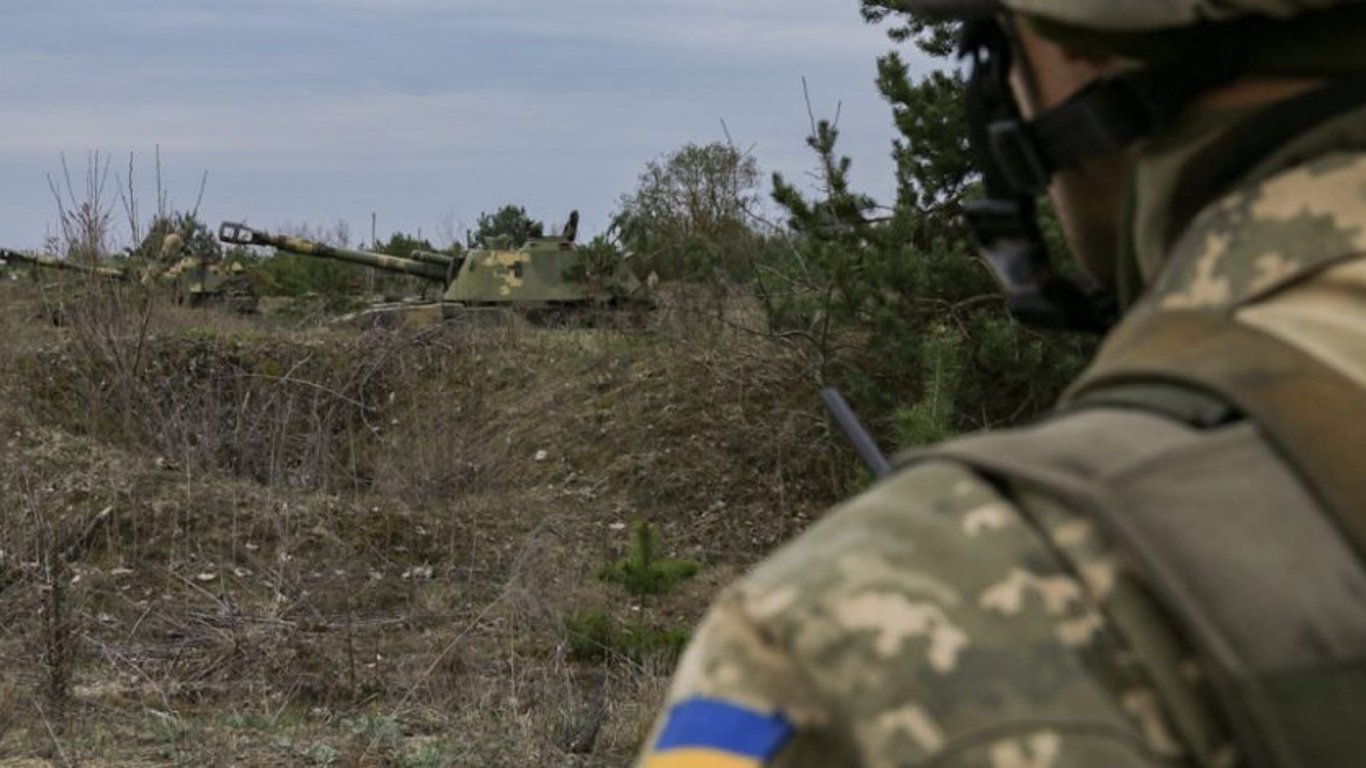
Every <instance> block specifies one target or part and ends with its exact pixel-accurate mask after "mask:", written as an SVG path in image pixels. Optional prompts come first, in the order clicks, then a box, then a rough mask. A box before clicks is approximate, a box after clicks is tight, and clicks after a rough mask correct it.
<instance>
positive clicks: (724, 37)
mask: <svg viewBox="0 0 1366 768" xmlns="http://www.w3.org/2000/svg"><path fill="white" fill-rule="evenodd" d="M4 21H5V26H6V32H7V35H6V37H7V39H8V40H9V44H8V45H7V46H6V47H5V48H4V49H3V50H0V98H3V99H4V100H5V102H6V104H7V117H6V127H5V130H4V131H2V132H0V168H5V169H10V170H11V171H13V173H14V174H15V175H14V176H7V179H14V180H15V181H16V183H17V184H19V185H21V186H22V185H24V184H29V183H33V189H32V190H31V192H30V193H28V194H27V196H26V197H24V198H23V200H37V201H40V203H41V204H38V205H37V207H39V208H41V207H42V206H43V205H45V204H46V202H45V201H46V197H47V193H46V188H45V186H43V185H42V173H43V171H44V170H47V169H50V168H52V167H55V165H56V163H57V158H58V156H59V154H60V153H62V152H65V153H67V154H68V155H79V154H81V153H84V152H85V151H87V150H89V149H93V148H97V147H98V148H103V149H104V150H106V151H108V152H111V153H115V154H118V155H120V156H123V155H124V154H126V153H127V152H130V151H132V152H137V153H138V154H139V156H140V157H145V156H146V155H148V154H149V153H150V152H151V150H152V147H154V146H158V145H159V146H160V147H161V149H162V152H163V155H164V157H166V158H167V160H168V163H169V164H171V165H173V166H174V167H175V168H177V169H178V172H183V173H185V174H187V179H188V181H187V182H182V183H181V184H180V186H181V187H184V186H193V184H194V181H195V180H197V178H198V176H197V174H198V173H199V172H200V171H201V170H208V171H209V172H210V187H209V196H208V198H207V201H208V202H207V203H206V204H208V205H211V206H219V205H221V206H223V207H224V208H226V209H230V210H233V211H236V212H239V213H246V214H250V215H255V216H267V215H274V216H277V217H278V219H279V220H283V219H286V218H289V219H293V220H308V218H309V217H310V216H313V215H320V212H325V211H328V210H336V211H341V210H354V207H355V206H356V205H361V206H364V207H370V208H371V209H373V208H388V209H400V208H401V209H403V210H404V211H418V210H419V209H420V210H421V213H416V212H415V213H412V214H411V218H403V219H402V220H403V221H404V222H405V224H406V225H411V223H412V222H413V221H421V219H419V218H417V217H419V216H441V215H443V214H444V212H446V211H448V210H450V209H452V208H456V209H459V210H460V211H461V213H460V216H462V217H464V218H467V219H471V220H472V219H473V218H474V216H475V215H476V214H477V213H478V212H479V211H480V210H487V209H488V208H490V207H496V205H499V204H502V203H504V202H509V201H525V202H526V203H527V204H528V205H529V206H530V205H533V204H535V205H544V206H545V207H546V208H549V209H550V210H548V211H546V212H545V213H543V214H541V215H545V216H551V217H553V216H552V213H553V215H554V216H558V215H561V214H560V213H559V212H558V211H559V209H560V208H566V209H567V207H569V206H578V207H581V208H583V209H585V212H586V219H589V220H590V222H591V216H596V217H597V218H599V219H600V220H604V221H605V219H606V217H607V213H608V212H609V211H610V208H611V207H612V206H613V205H614V204H615V202H616V199H617V197H618V196H619V195H620V194H622V193H624V192H627V191H629V188H630V187H631V185H632V184H633V183H634V181H635V175H636V174H637V173H638V172H639V171H640V170H641V168H642V167H643V165H644V163H645V161H647V160H649V159H652V158H654V157H657V156H659V155H661V154H663V153H665V152H668V151H670V150H672V149H675V148H677V147H678V146H680V145H681V144H682V143H684V142H686V141H710V140H717V139H721V138H723V135H722V132H721V121H722V120H725V121H726V123H727V125H728V126H729V128H730V129H731V131H732V134H733V135H734V137H735V139H736V141H737V142H739V143H740V144H741V145H743V146H751V145H753V146H754V147H755V152H756V155H757V156H758V159H759V161H760V163H761V164H762V165H763V166H764V167H765V168H768V169H778V170H783V171H784V172H785V173H787V174H788V175H789V176H799V175H800V174H801V172H802V170H804V169H805V168H806V167H809V165H810V158H809V154H808V150H807V149H806V147H805V145H804V143H803V139H804V136H805V132H806V129H807V115H806V105H805V104H804V102H803V100H802V98H803V96H802V81H803V78H805V79H806V80H807V82H808V83H809V85H810V89H811V93H812V95H813V99H814V102H815V104H814V105H815V109H816V110H817V112H818V114H822V115H824V114H829V113H832V112H833V111H834V109H835V105H836V104H837V103H840V104H842V105H843V107H842V109H843V115H844V122H843V124H842V128H843V130H844V136H845V139H846V145H845V150H846V151H848V152H849V153H850V154H852V155H853V156H854V157H855V159H856V163H857V164H856V169H861V170H860V171H859V172H860V173H866V174H867V175H868V178H870V179H871V180H872V181H871V183H870V186H873V187H874V188H875V191H876V188H882V189H884V190H885V189H886V188H887V186H888V182H887V178H888V177H889V168H888V166H889V163H888V161H887V160H886V154H887V148H888V141H889V139H890V135H891V118H890V113H889V111H888V110H887V108H886V106H885V105H884V104H882V102H881V101H880V99H879V98H878V97H877V95H876V93H875V92H874V90H873V86H872V81H873V79H874V76H875V71H874V58H875V56H876V55H878V54H879V53H880V52H882V51H884V50H886V49H887V48H889V47H890V43H888V42H887V41H886V39H885V38H884V37H883V36H882V34H881V32H880V31H879V30H877V29H876V28H873V27H869V26H867V25H865V24H863V23H862V22H861V21H860V20H859V19H858V13H857V7H856V4H855V3H854V2H853V0H847V1H846V2H844V3H830V2H829V1H828V0H787V1H783V2H780V1H779V0H747V2H745V3H735V2H733V0H728V1H726V2H722V0H651V1H650V2H640V0H576V2H575V3H572V4H570V3H565V2H563V0H439V1H438V0H216V1H210V0H182V1H181V2H177V3H166V2H164V0H121V2H119V3H108V2H107V0H48V1H47V2H45V3H41V4H38V3H35V4H15V7H13V8H7V9H6V10H5V11H4ZM26 180H33V181H26ZM35 181H36V183H34V182H35ZM381 193H382V194H383V195H386V196H387V198H384V199H381V198H380V197H379V195H380V194H381ZM19 194H20V193H17V192H15V191H13V190H10V191H7V192H5V193H4V194H3V195H0V201H3V202H4V203H5V204H4V207H3V208H0V242H13V241H14V240H15V239H18V240H19V241H20V242H19V243H18V244H19V245H24V244H25V243H33V242H34V240H35V239H36V238H37V237H38V236H39V234H40V233H41V231H42V229H43V224H44V223H45V222H41V221H34V220H33V213H32V211H34V210H35V204H29V203H23V202H21V201H20V198H19V197H17V196H16V195H19ZM305 199H306V202H305ZM361 199H364V200H365V202H357V201H358V200H361ZM490 200H491V201H492V202H488V201H490ZM438 201H439V202H438ZM479 206H488V207H484V208H481V207H479ZM590 211H592V212H593V213H591V214H590V213H589V212H590ZM408 216H409V214H407V213H405V214H404V217H408ZM393 218H394V220H395V221H399V220H400V219H399V217H397V216H396V217H393ZM324 220H326V219H324ZM428 226H430V224H429V225H428Z"/></svg>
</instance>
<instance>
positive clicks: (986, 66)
mask: <svg viewBox="0 0 1366 768" xmlns="http://www.w3.org/2000/svg"><path fill="white" fill-rule="evenodd" d="M1203 42H1205V43H1210V44H1208V45H1205V46H1203V47H1201V48H1199V49H1193V57H1192V58H1186V59H1185V60H1184V61H1182V63H1181V64H1180V65H1179V66H1178V65H1175V64H1173V65H1168V66H1163V67H1149V68H1143V69H1137V70H1132V71H1126V72H1121V73H1117V74H1114V75H1110V76H1108V77H1104V78H1101V79H1099V80H1097V81H1096V82H1094V83H1092V84H1091V85H1089V86H1087V87H1086V88H1083V89H1082V90H1081V91H1079V92H1078V93H1076V94H1075V95H1073V96H1072V97H1071V98H1070V99H1068V100H1067V101H1065V102H1063V103H1062V104H1060V105H1058V106H1057V107H1054V108H1053V109H1050V110H1048V111H1046V112H1044V113H1042V114H1041V115H1039V116H1038V117H1037V118H1035V119H1034V120H1032V121H1026V120H1025V119H1024V118H1023V116H1022V115H1021V114H1020V110H1019V106H1018V105H1017V104H1016V102H1015V99H1014V97H1013V96H1012V93H1011V90H1010V82H1009V76H1010V64H1011V58H1012V55H1013V50H1012V45H1011V41H1010V40H1009V38H1008V37H1007V35H1006V32H1005V30H1004V29H1003V28H1002V27H1001V25H1000V23H998V22H996V21H974V22H966V23H964V25H963V37H962V39H961V41H960V49H959V54H960V56H962V57H965V58H970V59H971V60H972V72H971V75H970V78H969V81H968V89H967V97H966V108H967V119H968V125H969V130H968V135H969V141H970V144H971V147H972V152H973V154H974V155H975V159H976V161H977V164H978V167H979V168H980V169H982V172H983V187H984V188H985V191H986V197H985V198H984V199H981V200H977V201H973V202H971V203H968V204H967V206H966V207H965V214H966V219H967V224H968V228H969V230H970V231H971V232H972V235H973V239H974V240H975V241H976V244H977V248H978V250H979V252H980V253H981V255H982V257H983V259H984V261H985V262H986V263H987V265H988V266H989V267H990V268H991V270H992V272H993V273H994V274H995V276H996V278H997V281H998V282H999V283H1000V284H1001V287H1002V289H1003V291H1004V292H1005V297H1006V304H1007V306H1008V307H1009V309H1010V311H1011V313H1012V314H1013V315H1015V317H1016V318H1018V319H1019V320H1020V321H1021V322H1024V323H1026V324H1028V325H1034V326H1039V327H1049V328H1065V329H1069V330H1077V331H1087V332H1095V333H1101V332H1104V331H1105V330H1106V329H1108V328H1109V327H1110V326H1111V325H1112V324H1113V322H1114V318H1115V308H1114V302H1113V300H1112V299H1110V298H1108V297H1106V296H1104V294H1103V292H1102V291H1101V290H1100V289H1099V287H1098V286H1096V285H1094V284H1093V283H1092V282H1091V281H1086V280H1081V279H1076V278H1071V277H1067V276H1064V275H1061V274H1059V273H1058V272H1057V271H1056V269H1055V268H1054V267H1053V265H1052V263H1051V261H1050V259H1049V257H1048V248H1047V245H1046V244H1045V243H1044V240H1043V236H1042V233H1041V232H1040V231H1039V226H1038V222H1037V220H1036V218H1035V202H1034V201H1035V198H1036V197H1038V196H1040V195H1042V194H1043V193H1044V192H1045V191H1046V190H1047V189H1048V185H1049V183H1050V182H1051V181H1052V178H1053V175H1054V174H1055V173H1057V172H1058V171H1060V170H1065V169H1067V168H1071V167H1074V166H1076V165H1078V164H1080V163H1082V162H1084V161H1086V160H1088V159H1090V158H1093V157H1099V156H1102V155H1106V154H1110V153H1113V152H1118V151H1120V150H1122V149H1124V148H1126V147H1128V146H1130V145H1131V144H1133V143H1134V142H1135V141H1137V140H1139V139H1141V138H1143V137H1145V136H1148V135H1150V134H1152V133H1153V132H1154V131H1157V130H1160V129H1161V128H1162V127H1164V126H1166V125H1169V124H1170V123H1171V122H1172V121H1173V120H1174V119H1175V118H1176V117H1177V116H1178V115H1179V114H1180V113H1181V112H1182V111H1183V110H1184V109H1185V108H1186V107H1187V106H1188V105H1189V104H1190V102H1191V101H1192V100H1193V99H1194V98H1195V97H1196V96H1197V95H1199V94H1200V93H1202V92H1204V91H1206V90H1208V89H1210V88H1212V87H1215V86H1217V85H1220V84H1223V83H1226V82H1229V81H1231V80H1233V79H1234V78H1235V77H1236V76H1237V74H1238V72H1239V67H1238V66H1237V64H1236V57H1235V56H1233V55H1231V53H1232V52H1231V51H1229V50H1227V47H1226V46H1220V45H1217V36H1216V37H1214V39H1212V40H1205V41H1203Z"/></svg>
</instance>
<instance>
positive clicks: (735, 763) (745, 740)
mask: <svg viewBox="0 0 1366 768" xmlns="http://www.w3.org/2000/svg"><path fill="white" fill-rule="evenodd" d="M790 738H792V726H791V725H790V724H789V723H788V722H787V721H786V720H784V719H783V717H782V716H781V715H776V714H773V715H766V714H761V713H759V712H755V711H753V710H750V709H746V708H744V707H742V706H740V705H738V704H732V703H730V702H728V701H720V700H718V699H688V700H687V701H682V702H679V703H678V704H676V705H674V707H673V709H671V710H669V716H668V718H667V719H665V721H664V729H663V730H662V731H660V733H659V738H658V739H656V740H655V744H654V747H653V748H651V750H650V753H649V754H648V755H647V756H646V757H645V760H644V762H643V763H642V768H759V766H762V765H764V764H765V763H767V762H768V759H769V758H771V757H773V756H774V755H776V754H777V753H778V750H779V749H782V747H783V745H784V744H786V743H787V741H788V739H790Z"/></svg>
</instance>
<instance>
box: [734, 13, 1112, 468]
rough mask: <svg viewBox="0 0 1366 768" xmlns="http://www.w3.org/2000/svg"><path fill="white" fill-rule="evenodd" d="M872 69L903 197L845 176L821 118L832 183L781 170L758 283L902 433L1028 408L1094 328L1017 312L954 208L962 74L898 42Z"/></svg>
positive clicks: (968, 187)
mask: <svg viewBox="0 0 1366 768" xmlns="http://www.w3.org/2000/svg"><path fill="white" fill-rule="evenodd" d="M863 11H864V16H865V18H867V19H868V20H869V21H870V22H884V21H891V22H892V25H891V26H890V28H889V35H890V36H891V37H892V38H893V39H894V40H898V41H900V40H910V41H914V42H915V44H916V45H917V46H918V47H919V48H920V49H921V50H922V51H924V52H925V53H928V54H930V55H931V56H935V57H939V58H940V59H941V60H943V61H944V63H945V64H947V63H948V62H947V60H946V59H945V57H947V56H948V55H949V54H951V53H952V48H953V46H952V40H953V30H952V28H951V27H949V26H947V25H929V24H924V23H918V22H915V21H913V20H909V19H907V18H906V17H905V16H904V14H899V13H896V12H893V11H891V10H889V9H888V8H887V7H886V5H884V4H883V3H881V2H877V0H864V4H863ZM877 73H878V76H877V86H878V89H879V91H880V92H881V94H882V96H883V97H884V98H885V99H886V100H887V101H888V103H889V104H890V106H891V109H892V118H893V121H894V123H895V125H896V128H897V132H898V134H899V135H898V138H897V139H896V141H895V142H894V143H893V147H892V157H893V158H894V160H895V163H896V181H897V195H896V200H895V201H894V203H893V204H892V206H891V207H890V209H887V208H882V207H879V206H878V205H877V204H876V202H875V201H874V200H873V199H872V198H871V197H869V196H867V195H865V194H862V193H859V192H856V191H854V190H852V189H851V188H850V184H849V178H848V175H849V169H850V161H849V159H848V158H846V157H842V156H840V155H839V154H838V151H837V143H838V138H839V131H838V128H837V126H836V125H835V124H834V123H832V122H831V121H819V122H817V123H816V124H815V126H814V131H813V134H812V136H811V137H810V138H809V139H808V144H809V145H810V147H811V149H812V150H813V152H814V153H815V155H816V157H817V162H818V168H819V173H818V175H819V177H820V178H821V179H822V182H823V183H822V186H821V188H820V189H818V190H817V193H816V195H815V197H814V199H809V198H808V197H806V196H805V195H803V194H802V192H801V191H799V190H798V189H797V188H796V187H794V186H793V185H792V184H790V183H788V182H787V181H786V180H785V179H784V178H782V176H780V175H775V176H774V179H773V184H774V199H775V200H776V201H777V202H778V203H779V205H781V206H782V207H783V208H784V209H785V210H786V212H787V215H788V219H789V224H790V226H791V229H792V231H793V233H794V236H793V241H792V247H791V249H790V252H789V254H788V255H787V256H785V257H784V258H782V259H781V260H778V261H776V262H774V263H772V264H768V265H766V267H767V269H766V270H765V271H764V272H765V273H764V275H763V278H762V279H761V280H760V283H759V292H760V296H761V298H762V299H763V301H764V303H765V306H766V308H767V309H768V312H769V317H770V321H771V323H772V324H773V325H774V330H775V331H780V332H783V333H785V334H786V335H788V336H789V337H794V338H800V339H804V340H805V343H806V347H807V348H808V349H809V350H810V351H811V352H812V353H813V354H814V356H815V359H816V360H817V364H818V367H819V370H820V372H821V377H822V379H823V382H824V383H829V384H835V385H837V386H840V387H841V388H843V389H845V390H846V392H847V394H848V395H849V397H850V399H851V400H852V401H853V402H854V404H855V406H856V407H857V408H858V409H859V410H860V411H861V412H862V413H863V414H864V415H865V417H867V418H869V419H870V420H871V421H872V422H873V423H874V424H875V425H876V426H877V427H878V428H879V430H880V431H881V432H882V433H883V434H886V433H887V431H888V430H891V431H892V433H893V434H895V435H896V437H897V440H898V443H899V444H900V445H901V446H902V447H908V446H911V445H917V444H923V443H926V442H931V441H935V440H939V439H943V438H944V437H947V436H950V435H952V434H955V433H958V432H962V431H968V430H973V429H981V428H987V427H998V426H1003V425H1007V424H1011V423H1016V422H1018V421H1020V420H1022V419H1025V418H1028V417H1030V416H1033V415H1035V414H1037V413H1039V412H1040V411H1042V410H1044V409H1046V408H1047V407H1049V406H1050V405H1051V404H1052V402H1053V401H1054V400H1055V398H1056V396H1057V394H1058V392H1059V391H1060V390H1061V388H1062V387H1063V386H1064V385H1065V384H1066V382H1067V381H1069V380H1070V379H1071V378H1072V377H1073V376H1074V375H1075V373H1076V372H1077V371H1078V370H1079V368H1080V366H1081V364H1082V362H1083V361H1084V360H1085V359H1086V357H1087V356H1089V354H1090V351H1091V349H1092V347H1093V341H1092V340H1090V339H1087V338H1083V337H1077V336H1073V335H1067V334H1059V333H1047V334H1045V333H1039V332H1035V331H1031V330H1029V329H1026V328H1024V327H1023V326H1021V325H1019V324H1018V323H1016V322H1015V321H1013V320H1012V319H1011V318H1010V317H1009V316H1008V315H1007V313H1006V311H1005V307H1004V303H1003V301H1002V299H1001V296H1000V294H999V292H998V289H997V287H996V285H995V283H994V281H993V280H992V279H991V277H990V275H989V273H988V272H987V270H986V268H985V267H984V266H983V265H981V264H980V263H979V261H978V259H977V257H976V255H975V254H974V253H973V251H972V248H971V245H970V241H969V238H968V233H967V232H966V230H965V229H964V227H963V224H962V218H961V212H962V207H963V204H964V202H965V201H966V200H967V199H970V198H971V196H973V195H974V194H977V191H978V183H977V181H978V179H977V176H976V174H975V172H974V171H973V168H972V163H971V158H970V153H969V148H968V146H967V143H966V138H965V137H966V135H967V130H966V124H965V118H964V109H963V93H964V82H963V79H962V77H961V76H960V75H959V74H957V73H956V72H955V71H954V70H952V69H940V70H939V71H935V72H932V73H930V74H929V75H927V76H924V77H921V78H919V79H913V78H912V76H911V74H910V71H909V69H908V67H907V66H906V63H905V61H904V60H903V59H902V57H901V56H900V55H899V54H898V53H896V52H892V53H888V54H886V55H885V56H883V57H881V58H880V59H879V60H878V66H877ZM1046 229H1049V230H1050V231H1053V232H1056V227H1055V226H1047V225H1046ZM1055 239H1056V238H1055Z"/></svg>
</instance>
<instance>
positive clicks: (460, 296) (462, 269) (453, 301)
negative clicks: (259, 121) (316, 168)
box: [218, 211, 651, 324]
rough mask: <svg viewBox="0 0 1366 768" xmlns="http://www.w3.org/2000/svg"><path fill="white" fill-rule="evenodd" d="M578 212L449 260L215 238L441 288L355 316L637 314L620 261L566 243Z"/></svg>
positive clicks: (271, 238) (238, 231) (223, 235)
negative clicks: (546, 229) (555, 232)
mask: <svg viewBox="0 0 1366 768" xmlns="http://www.w3.org/2000/svg"><path fill="white" fill-rule="evenodd" d="M578 219H579V214H578V211H575V212H573V213H571V214H570V217H569V223H568V224H567V225H566V226H565V228H564V230H563V232H562V233H561V234H560V236H559V237H538V236H533V237H531V238H530V239H528V240H527V242H526V243H524V244H522V245H521V246H520V247H517V248H513V247H510V244H509V243H506V242H501V241H496V242H490V243H485V244H484V247H482V248H472V249H469V250H466V251H463V252H461V253H459V254H458V255H451V254H447V253H435V252H431V251H414V252H412V253H410V254H409V255H407V256H389V255H387V254H383V253H375V252H373V251H362V250H353V249H350V248H338V247H335V246H330V245H326V244H323V243H319V242H315V241H312V240H305V239H303V238H300V237H291V236H289V235H277V234H272V233H269V232H264V231H262V230H258V229H252V228H251V227H248V226H246V225H245V224H239V223H236V222H230V221H225V222H223V223H222V225H221V226H220V227H219V229H218V238H219V239H220V240H222V241H223V242H225V243H232V244H235V245H268V246H271V247H273V248H275V249H277V250H280V251H285V252H288V253H298V254H303V255H307V256H316V257H318V258H324V259H335V260H338V261H345V262H350V263H352V264H360V265H363V266H367V267H373V268H375V269H379V270H383V271H386V272H396V273H400V274H404V275H410V276H413V277H418V278H422V279H424V280H428V281H430V282H433V283H439V284H440V285H441V287H442V294H441V300H440V301H438V302H431V303H427V304H419V305H412V304H407V305H402V304H390V305H379V306H376V307H372V308H371V309H369V310H367V311H366V312H365V313H363V316H365V317H367V318H371V319H376V320H389V319H397V320H399V321H400V322H408V323H415V322H416V323H421V322H425V321H429V320H440V319H445V318H451V317H457V316H460V315H462V314H464V313H466V312H468V311H471V310H477V309H490V308H500V307H503V308H513V309H516V310H517V311H519V312H521V313H522V314H524V315H525V316H526V317H527V318H528V319H530V320H531V321H532V322H536V323H538V324H547V323H550V322H554V321H555V320H559V319H573V318H575V317H576V316H578V315H583V314H585V311H589V312H590V313H591V311H593V310H606V311H622V310H624V311H638V310H641V309H646V308H649V307H650V306H651V302H650V301H649V299H648V298H647V297H646V295H645V287H644V285H643V284H642V283H641V281H640V279H639V278H637V277H636V275H635V273H634V272H632V271H631V269H630V266H629V265H628V264H627V263H626V261H625V260H624V259H619V258H618V259H611V260H606V259H590V258H588V257H587V256H586V255H585V253H584V252H583V251H581V250H579V249H578V248H577V247H576V246H575V244H574V238H575V234H576V232H577V229H578Z"/></svg>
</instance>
